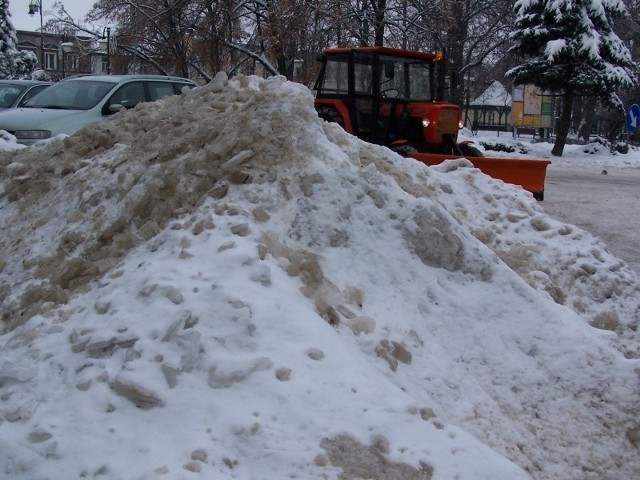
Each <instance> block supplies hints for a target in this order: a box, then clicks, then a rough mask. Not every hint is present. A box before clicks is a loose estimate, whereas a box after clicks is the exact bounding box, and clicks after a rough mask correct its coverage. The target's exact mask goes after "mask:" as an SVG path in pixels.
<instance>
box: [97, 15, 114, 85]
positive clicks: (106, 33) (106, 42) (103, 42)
mask: <svg viewBox="0 0 640 480" xmlns="http://www.w3.org/2000/svg"><path fill="white" fill-rule="evenodd" d="M98 47H99V48H100V49H101V50H106V52H107V75H111V28H109V27H104V29H103V30H102V37H101V38H100V39H99V40H98Z"/></svg>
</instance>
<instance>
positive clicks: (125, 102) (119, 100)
mask: <svg viewBox="0 0 640 480" xmlns="http://www.w3.org/2000/svg"><path fill="white" fill-rule="evenodd" d="M144 101H146V99H145V94H144V84H143V83H142V82H131V83H127V84H125V85H123V86H122V87H120V88H119V89H118V90H116V92H115V93H114V94H113V95H112V96H111V98H110V99H109V105H116V104H119V105H122V106H123V107H125V108H133V107H135V106H136V105H137V104H138V103H140V102H144Z"/></svg>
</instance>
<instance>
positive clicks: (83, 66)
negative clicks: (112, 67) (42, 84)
mask: <svg viewBox="0 0 640 480" xmlns="http://www.w3.org/2000/svg"><path fill="white" fill-rule="evenodd" d="M16 35H17V37H18V44H17V48H18V50H28V51H30V52H33V53H34V54H35V55H36V57H37V58H38V67H40V68H43V69H44V71H45V72H46V73H47V75H48V76H49V78H50V79H51V80H53V81H57V80H61V79H63V78H66V77H70V76H72V75H86V74H106V73H107V60H108V59H107V53H106V52H105V51H103V50H99V49H98V48H95V39H94V38H91V37H86V36H78V35H68V34H55V33H40V32H30V31H26V30H17V31H16Z"/></svg>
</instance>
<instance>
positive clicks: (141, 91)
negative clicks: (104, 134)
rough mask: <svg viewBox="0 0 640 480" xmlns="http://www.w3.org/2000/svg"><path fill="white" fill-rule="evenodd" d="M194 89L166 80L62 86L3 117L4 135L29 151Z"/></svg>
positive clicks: (136, 78)
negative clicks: (125, 111) (29, 147)
mask: <svg viewBox="0 0 640 480" xmlns="http://www.w3.org/2000/svg"><path fill="white" fill-rule="evenodd" d="M195 86H196V83H195V82H193V81H191V80H188V79H186V78H180V77H170V76H162V75H88V76H83V77H74V78H68V79H66V80H62V81H60V82H58V83H56V84H54V85H52V86H51V87H49V88H47V89H46V90H43V91H42V92H40V93H38V94H37V95H35V96H34V97H33V98H31V99H30V100H29V101H28V102H27V103H25V104H24V105H23V106H22V107H21V108H16V109H12V110H6V111H3V112H0V130H6V131H7V132H9V133H10V134H12V135H15V137H16V139H17V141H18V143H22V144H24V145H31V144H33V143H34V142H36V141H38V140H43V139H47V138H51V137H54V136H56V135H59V134H65V135H72V134H73V133H75V132H77V131H78V130H80V129H81V128H83V127H86V126H87V125H91V124H93V123H98V122H101V121H103V120H104V119H105V118H106V117H107V116H109V115H112V114H114V113H116V112H118V111H120V110H122V109H123V108H133V107H135V106H136V105H137V104H138V103H140V102H149V101H154V100H158V99H159V98H162V97H165V96H167V95H178V94H180V93H181V92H182V89H183V88H194V87H195Z"/></svg>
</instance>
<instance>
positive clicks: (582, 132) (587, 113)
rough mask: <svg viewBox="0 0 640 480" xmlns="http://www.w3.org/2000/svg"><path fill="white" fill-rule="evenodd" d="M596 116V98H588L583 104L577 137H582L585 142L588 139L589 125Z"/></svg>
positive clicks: (589, 133)
mask: <svg viewBox="0 0 640 480" xmlns="http://www.w3.org/2000/svg"><path fill="white" fill-rule="evenodd" d="M595 116H596V98H595V97H592V98H589V99H588V100H587V101H586V102H585V105H584V110H583V112H582V121H581V122H580V129H579V130H578V137H580V138H581V139H583V140H584V141H585V142H587V141H588V140H589V135H591V126H592V125H593V120H594V119H595Z"/></svg>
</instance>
